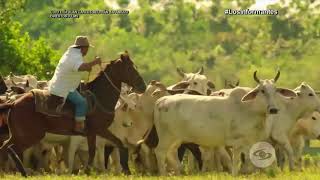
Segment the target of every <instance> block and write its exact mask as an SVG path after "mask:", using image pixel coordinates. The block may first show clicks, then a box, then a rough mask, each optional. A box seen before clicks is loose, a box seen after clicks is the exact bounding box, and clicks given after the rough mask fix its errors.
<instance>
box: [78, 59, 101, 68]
mask: <svg viewBox="0 0 320 180" xmlns="http://www.w3.org/2000/svg"><path fill="white" fill-rule="evenodd" d="M96 64H101V59H100V58H96V59H95V60H93V61H92V62H88V63H82V64H81V65H80V66H79V68H78V71H91V68H92V66H94V65H96Z"/></svg>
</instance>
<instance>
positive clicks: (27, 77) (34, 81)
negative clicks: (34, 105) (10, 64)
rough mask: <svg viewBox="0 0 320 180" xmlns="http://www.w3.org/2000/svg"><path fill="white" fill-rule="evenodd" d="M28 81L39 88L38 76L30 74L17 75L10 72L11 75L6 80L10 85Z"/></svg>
mask: <svg viewBox="0 0 320 180" xmlns="http://www.w3.org/2000/svg"><path fill="white" fill-rule="evenodd" d="M27 81H28V82H29V85H30V87H32V88H37V84H38V81H37V77H36V76H33V75H30V74H27V75H21V76H16V75H14V74H13V73H10V75H9V76H7V78H6V80H5V82H6V84H7V86H8V87H11V86H13V85H14V84H17V83H26V82H27Z"/></svg>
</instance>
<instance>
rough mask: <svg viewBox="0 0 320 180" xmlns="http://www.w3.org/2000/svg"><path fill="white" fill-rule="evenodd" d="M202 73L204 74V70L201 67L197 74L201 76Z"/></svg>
mask: <svg viewBox="0 0 320 180" xmlns="http://www.w3.org/2000/svg"><path fill="white" fill-rule="evenodd" d="M203 72H204V69H203V66H201V68H200V69H199V71H198V72H197V74H200V75H202V74H203Z"/></svg>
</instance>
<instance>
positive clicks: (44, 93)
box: [31, 89, 96, 118]
mask: <svg viewBox="0 0 320 180" xmlns="http://www.w3.org/2000/svg"><path fill="white" fill-rule="evenodd" d="M31 92H32V94H33V96H34V99H35V107H36V109H35V111H36V112H39V113H42V114H45V115H47V116H53V117H61V116H67V117H70V118H74V111H75V107H74V105H73V104H72V103H71V102H70V101H69V100H66V101H65V100H64V98H62V97H59V96H56V95H53V94H50V93H49V91H48V90H40V89H33V90H31ZM81 95H82V96H83V97H85V98H86V99H87V102H88V112H87V114H90V113H92V112H93V111H94V110H95V108H96V99H95V95H94V94H93V93H92V92H91V91H83V92H81Z"/></svg>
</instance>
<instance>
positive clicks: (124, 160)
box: [98, 130, 130, 174]
mask: <svg viewBox="0 0 320 180" xmlns="http://www.w3.org/2000/svg"><path fill="white" fill-rule="evenodd" d="M98 135H99V136H101V137H103V138H105V139H107V140H109V141H111V142H112V143H114V144H115V145H116V146H117V147H118V148H119V153H120V163H121V165H122V168H123V172H124V173H125V174H128V173H130V170H129V167H128V164H127V162H128V149H127V148H125V147H124V146H123V143H122V142H121V140H120V139H119V138H117V137H116V136H115V135H113V134H112V133H111V132H110V131H109V130H103V131H100V132H99V133H98ZM126 154H127V155H126Z"/></svg>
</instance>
